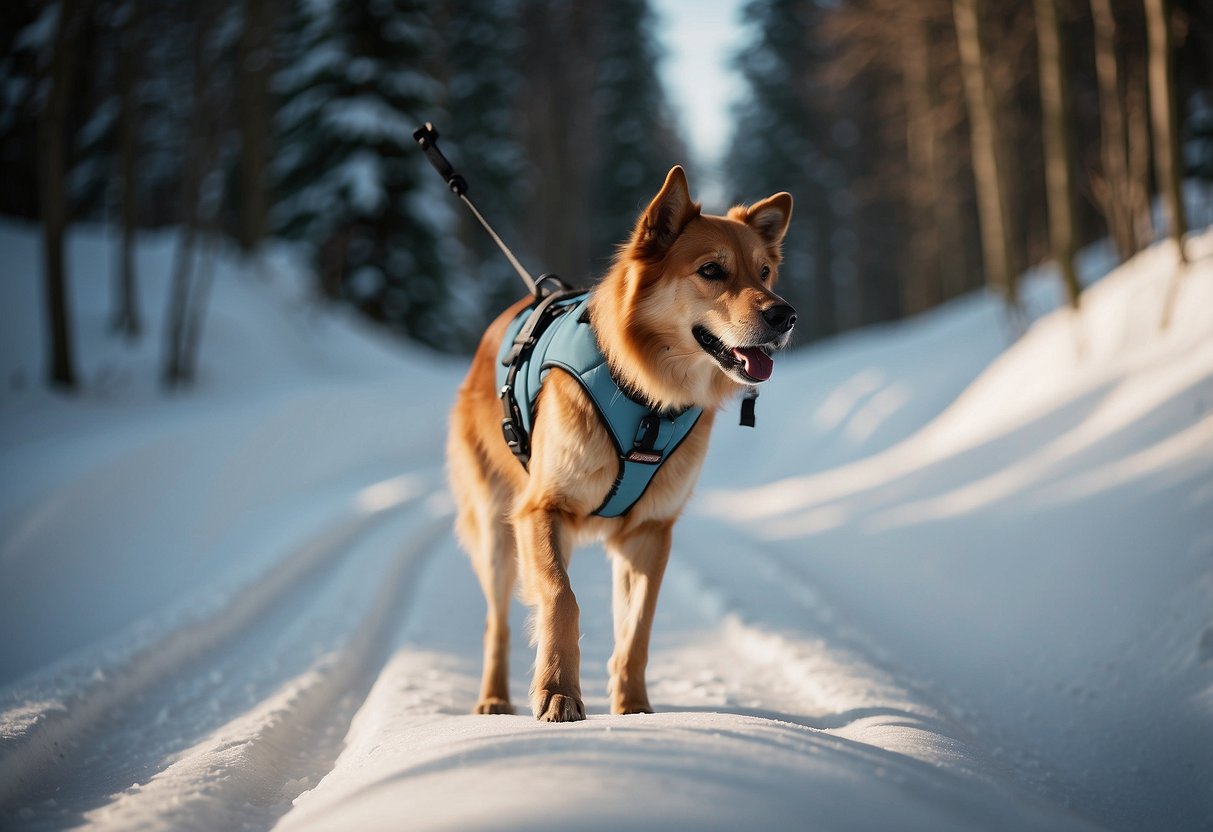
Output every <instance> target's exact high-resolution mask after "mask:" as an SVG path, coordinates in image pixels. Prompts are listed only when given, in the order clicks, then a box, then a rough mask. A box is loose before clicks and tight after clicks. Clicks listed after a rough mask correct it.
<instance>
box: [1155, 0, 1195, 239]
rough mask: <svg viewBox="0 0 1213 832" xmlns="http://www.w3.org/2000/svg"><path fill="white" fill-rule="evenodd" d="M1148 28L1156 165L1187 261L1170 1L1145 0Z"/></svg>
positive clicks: (1174, 234)
mask: <svg viewBox="0 0 1213 832" xmlns="http://www.w3.org/2000/svg"><path fill="white" fill-rule="evenodd" d="M1145 7H1146V31H1147V33H1148V35H1149V39H1150V58H1149V60H1150V70H1149V73H1150V122H1151V124H1152V125H1153V130H1154V168H1155V175H1156V176H1157V177H1158V188H1159V190H1160V191H1161V192H1162V196H1163V209H1164V211H1165V213H1166V217H1167V230H1168V232H1169V233H1170V235H1171V239H1173V240H1174V241H1175V247H1176V248H1177V249H1178V250H1179V259H1180V262H1187V256H1186V255H1185V253H1184V234H1186V233H1187V230H1188V227H1187V226H1188V222H1187V217H1186V215H1185V213H1184V203H1183V191H1182V188H1181V184H1182V182H1183V159H1182V157H1181V155H1180V152H1179V115H1178V109H1179V108H1178V106H1177V103H1176V92H1175V69H1174V65H1173V63H1172V56H1171V53H1172V51H1173V50H1172V44H1171V21H1170V17H1169V16H1168V3H1167V0H1145Z"/></svg>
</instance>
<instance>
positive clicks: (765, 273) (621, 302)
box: [447, 167, 796, 722]
mask: <svg viewBox="0 0 1213 832" xmlns="http://www.w3.org/2000/svg"><path fill="white" fill-rule="evenodd" d="M791 213H792V197H791V196H790V195H789V194H786V193H780V194H776V195H775V196H772V197H770V198H768V199H765V200H763V201H761V202H759V203H756V204H755V205H752V206H749V207H745V206H739V207H736V208H733V209H732V210H731V211H729V213H728V216H725V217H719V216H709V215H704V214H701V213H700V209H699V205H698V204H697V203H694V202H692V201H691V197H690V194H689V192H688V189H687V181H686V176H685V175H684V174H683V171H682V168H680V167H675V168H673V169H672V170H671V171H670V173H669V176H668V177H667V178H666V181H665V185H664V186H663V187H662V189H661V191H660V193H658V194H657V196H656V197H655V198H654V199H653V201H652V203H651V204H650V205H649V207H648V208H647V209H646V210H645V212H644V213H643V214H642V215H641V216H640V218H639V219H638V221H637V223H636V227H635V230H634V232H633V234H632V237H631V239H630V240H629V241H628V242H627V243H625V244H624V245H623V246H622V247H621V249H620V252H619V254H618V256H617V257H616V259H615V262H614V265H613V266H612V268H611V270H610V271H609V273H608V274H607V275H606V277H605V278H604V279H603V280H602V281H601V282H600V283H599V284H598V286H597V287H596V288H595V289H594V290H593V293H592V295H591V300H590V306H589V309H590V321H591V324H592V326H593V328H594V332H595V336H596V338H597V340H598V344H599V348H600V349H601V351H602V352H603V354H604V355H605V357H606V359H607V362H608V366H609V367H610V369H611V373H612V375H613V376H614V378H615V380H616V382H618V383H619V384H620V385H621V386H623V387H624V388H625V389H627V390H629V391H631V392H632V394H633V395H639V396H642V397H643V398H644V399H646V400H647V401H648V402H649V403H650V404H651V405H652V406H654V407H656V408H668V409H671V410H676V409H680V408H684V407H688V406H692V405H694V406H699V407H702V408H703V409H704V413H703V415H702V416H701V417H700V419H699V421H698V423H696V425H695V427H694V428H693V429H692V431H691V433H690V434H689V435H688V436H687V438H686V439H685V441H683V443H682V445H681V446H679V447H678V450H677V453H674V454H673V455H672V456H671V457H670V458H669V460H668V461H667V462H666V463H665V464H664V465H663V466H662V467H661V468H660V470H658V472H657V474H656V476H655V478H654V479H653V481H652V482H651V484H650V485H649V487H648V489H647V490H646V491H645V492H644V495H643V497H641V498H640V500H639V502H637V503H636V504H635V505H634V506H632V508H631V509H630V510H629V511H628V512H627V513H626V514H625V515H623V516H622V517H617V518H603V517H597V516H593V512H594V511H595V509H596V507H598V506H600V505H601V504H602V501H603V497H604V495H605V494H606V493H607V491H608V490H609V489H610V488H611V487H612V484H613V482H614V479H615V476H616V472H617V466H618V453H617V452H616V450H615V447H614V445H613V444H612V442H611V440H610V438H609V436H608V434H607V433H606V430H605V428H604V426H603V425H602V424H601V422H600V420H599V417H598V415H597V413H596V411H595V410H594V407H593V405H592V404H591V403H590V401H589V400H588V399H587V396H586V393H585V392H584V391H583V388H582V387H581V386H580V385H579V384H578V382H577V381H576V380H575V379H574V378H573V377H572V376H570V375H568V374H567V373H564V372H561V371H560V370H558V369H554V370H552V371H551V372H550V374H549V375H548V377H547V379H546V380H545V381H544V383H543V387H542V390H541V392H540V394H539V399H538V402H537V406H536V411H535V422H534V428H533V431H532V434H531V460H530V465H529V470H528V469H524V468H523V467H522V466H521V465H520V464H519V462H518V460H517V459H515V457H514V456H513V455H512V454H511V452H510V450H509V449H508V448H507V446H506V444H505V442H504V440H503V439H502V436H501V403H500V401H499V399H498V390H497V386H496V380H495V364H496V357H497V353H498V347H499V346H500V344H501V339H502V337H503V333H504V331H505V329H506V327H507V325H508V323H509V322H510V320H511V319H512V318H513V317H514V316H515V315H516V314H517V313H518V312H519V311H520V310H521V309H523V308H524V307H525V306H526V304H527V303H529V302H530V301H531V299H530V298H528V299H527V300H524V301H520V302H519V303H518V304H516V305H515V306H514V307H513V308H511V309H510V310H508V311H507V312H505V313H504V314H503V315H502V316H501V317H500V318H498V319H497V320H496V321H495V322H494V323H493V324H492V326H490V327H489V329H488V331H487V332H486V333H485V335H484V338H483V340H482V341H481V342H480V346H479V349H478V350H477V352H476V355H475V357H474V358H473V360H472V366H471V369H470V370H469V372H468V375H467V378H466V379H465V380H464V382H463V385H462V387H461V388H460V390H459V394H458V398H457V400H456V404H455V409H454V412H453V414H452V417H451V429H450V435H449V441H448V448H447V454H448V459H449V463H450V477H451V485H452V488H453V490H454V493H455V495H456V499H457V501H458V504H459V509H458V521H457V531H458V534H459V538H460V540H461V542H462V543H463V545H464V548H466V549H467V551H468V553H469V554H470V556H471V560H472V565H473V567H474V568H475V571H476V575H477V577H478V578H479V580H480V585H481V588H482V589H483V590H484V595H485V598H486V599H487V601H488V621H487V626H486V631H485V638H484V676H483V683H482V686H481V690H480V701H479V703H478V704H477V705H476V712H477V713H488V714H493V713H513V708H512V707H511V705H510V698H509V697H510V694H509V678H508V669H507V656H508V652H509V625H508V611H509V604H510V596H511V594H512V593H513V589H514V584H515V579H516V577H519V576H520V577H521V579H522V580H521V583H522V597H523V600H524V601H525V602H526V603H527V604H528V605H529V606H530V607H531V609H532V613H533V616H534V641H535V644H536V647H537V655H536V659H535V671H534V678H533V681H532V684H531V708H532V710H533V711H534V713H535V716H536V718H538V719H541V720H546V721H550V722H568V721H574V720H580V719H584V718H585V706H584V705H583V703H582V699H581V684H580V676H579V674H580V651H579V648H578V636H579V630H578V626H579V625H578V618H579V610H578V606H577V600H576V598H575V597H574V595H573V590H572V588H571V587H570V585H569V577H568V571H567V567H568V563H569V557H570V555H571V554H572V551H573V548H574V547H575V546H577V545H580V544H581V543H584V542H587V541H591V540H602V541H604V542H605V545H606V550H607V553H608V554H609V556H610V558H611V563H612V570H613V575H614V588H613V589H614V600H613V604H612V607H613V613H614V621H615V650H614V653H613V655H612V656H611V660H610V664H609V670H610V696H611V711H612V712H613V713H620V714H628V713H651V708H650V706H649V698H648V693H647V691H646V688H645V680H644V673H645V666H646V664H647V662H648V649H649V632H650V628H651V625H652V621H653V612H654V610H655V608H656V605H657V592H658V589H659V588H660V586H661V579H662V575H663V574H664V572H665V566H666V562H667V560H668V558H669V553H670V540H671V532H672V529H673V527H674V521H675V520H676V519H677V518H678V515H679V514H680V513H681V511H682V509H683V506H685V505H686V502H687V500H688V498H689V497H690V496H691V491H692V489H693V487H694V485H695V481H696V479H697V478H698V476H699V470H700V467H701V466H702V464H703V458H704V454H705V452H706V451H707V446H708V434H709V433H710V432H711V429H712V422H713V417H714V413H715V410H716V409H717V408H719V407H720V406H721V405H722V404H724V403H725V402H726V401H727V400H729V399H730V397H732V396H733V395H734V394H736V393H737V392H738V391H740V390H741V389H743V388H744V387H745V386H748V385H752V384H755V383H756V382H760V381H765V380H766V379H767V378H769V377H770V374H771V358H770V354H771V353H772V352H773V351H775V350H777V349H780V348H782V347H784V346H786V344H787V342H788V340H789V338H790V337H791V329H792V326H793V324H794V323H795V320H796V316H795V312H794V311H793V310H792V308H791V307H790V306H788V305H787V304H786V303H785V302H784V301H783V300H782V299H781V298H780V297H779V296H778V295H776V294H775V293H774V292H773V291H772V287H773V286H774V283H775V279H776V269H777V267H778V264H779V260H780V244H781V241H782V239H783V236H784V232H785V231H786V230H787V226H788V220H789V218H790V217H791Z"/></svg>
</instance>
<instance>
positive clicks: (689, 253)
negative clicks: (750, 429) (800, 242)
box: [613, 167, 796, 406]
mask: <svg viewBox="0 0 1213 832" xmlns="http://www.w3.org/2000/svg"><path fill="white" fill-rule="evenodd" d="M791 215H792V197H791V195H790V194H787V193H779V194H775V195H774V196H772V197H769V198H767V199H764V200H762V201H761V202H758V203H755V204H754V205H751V206H748V207H747V206H737V207H735V208H733V209H732V210H731V211H729V213H728V215H727V216H723V217H719V216H711V215H707V214H703V213H701V212H700V209H699V205H698V204H697V203H695V202H692V201H691V196H690V192H689V190H688V188H687V179H686V175H685V174H684V173H683V170H682V168H680V167H675V168H673V169H672V170H671V171H670V173H669V175H668V176H667V177H666V180H665V185H663V186H662V188H661V191H660V192H659V193H658V194H657V196H656V197H654V199H653V201H652V202H651V203H650V204H649V206H648V208H647V209H646V210H645V211H644V213H643V214H641V215H640V218H639V219H638V220H637V222H636V227H635V229H634V231H633V233H632V236H631V239H630V240H629V241H628V242H627V243H625V244H624V246H623V247H622V249H621V251H620V258H619V260H618V261H617V265H616V270H615V272H613V276H615V275H618V278H617V279H622V281H623V284H624V287H625V288H624V290H623V291H620V292H617V293H616V298H615V303H616V304H617V305H618V306H620V307H622V308H621V309H619V310H618V311H619V314H620V315H621V316H622V320H621V323H622V324H623V325H624V328H625V329H626V330H627V331H628V333H629V335H630V337H629V339H628V340H629V341H630V342H631V343H632V344H633V349H634V350H635V349H638V350H639V352H640V354H639V355H634V356H625V360H626V359H628V358H630V359H631V360H632V361H638V362H640V364H641V365H643V366H641V367H640V368H639V369H638V370H637V371H636V372H632V373H629V372H628V371H627V370H626V369H625V370H624V375H625V376H630V378H629V380H630V381H632V382H633V383H635V385H636V386H637V387H638V389H640V390H641V391H642V392H645V393H646V394H647V395H649V396H650V397H651V398H653V399H654V400H656V401H661V402H663V403H666V404H687V403H692V402H693V403H696V404H700V405H710V406H715V405H717V404H719V402H720V401H721V400H722V399H723V398H725V397H726V396H728V395H729V394H730V393H731V392H733V391H734V390H736V389H737V386H738V385H752V384H759V383H761V382H764V381H766V380H767V379H769V378H770V377H771V372H772V369H773V361H772V355H773V354H774V353H775V352H776V351H778V350H780V349H782V348H784V347H786V346H787V344H788V342H789V340H790V339H791V336H792V327H793V326H794V325H795V323H796V312H795V310H794V309H792V307H791V306H789V305H788V304H787V302H786V301H784V300H783V298H781V297H779V295H777V294H775V292H774V290H773V287H774V285H775V282H776V280H777V277H778V270H779V262H780V260H781V243H782V241H783V236H784V233H785V232H786V231H787V228H788V221H789V219H790V218H791Z"/></svg>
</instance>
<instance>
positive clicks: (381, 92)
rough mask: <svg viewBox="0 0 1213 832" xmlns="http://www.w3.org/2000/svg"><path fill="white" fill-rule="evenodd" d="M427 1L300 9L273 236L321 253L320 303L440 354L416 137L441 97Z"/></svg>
mask: <svg viewBox="0 0 1213 832" xmlns="http://www.w3.org/2000/svg"><path fill="white" fill-rule="evenodd" d="M430 6H431V3H429V2H427V0H296V2H295V3H294V4H293V9H292V23H291V31H290V33H289V35H288V37H287V38H286V40H287V55H285V56H284V60H283V62H282V66H283V69H282V70H281V71H280V72H279V73H278V75H277V77H276V81H275V86H276V91H277V92H278V93H279V94H280V95H281V96H282V105H281V106H280V108H279V111H278V116H277V125H276V126H277V131H278V137H277V141H276V147H277V151H276V157H275V159H274V161H273V164H272V173H273V175H274V179H275V181H276V186H277V191H278V195H279V202H278V203H277V205H276V206H275V207H274V210H273V212H272V214H271V223H272V224H273V225H274V227H275V230H276V231H277V233H279V234H282V235H284V236H287V237H291V238H295V239H299V240H304V241H306V242H307V243H309V244H310V245H312V246H314V250H315V258H316V268H317V271H318V274H319V276H320V280H321V287H322V290H323V292H324V293H325V294H327V295H328V296H329V297H332V298H334V299H342V300H346V301H349V302H351V303H353V304H354V305H355V306H357V307H358V308H359V309H360V310H361V311H362V312H364V313H365V314H366V315H368V316H369V317H371V318H373V319H375V320H377V321H380V322H381V323H383V324H385V325H387V326H389V327H391V328H392V329H395V330H398V331H401V332H404V333H405V334H407V335H409V336H411V337H413V338H416V339H418V340H420V341H423V342H426V343H429V344H431V345H433V346H436V347H439V348H445V349H452V348H457V347H459V346H461V345H459V344H454V343H451V342H450V339H449V338H447V337H446V335H447V331H448V327H447V325H446V324H445V322H444V320H443V316H442V315H437V314H435V313H436V312H437V311H439V310H441V309H442V308H443V307H444V305H445V304H446V301H447V294H448V289H447V284H446V275H445V273H444V272H445V269H444V265H443V260H442V258H440V257H439V249H438V244H437V240H436V237H437V234H436V231H435V228H434V226H435V221H434V219H433V216H432V214H431V208H430V207H428V206H427V205H426V204H425V200H424V199H422V198H421V197H420V195H421V193H422V180H421V176H422V175H423V174H424V175H426V176H428V177H432V176H433V173H432V172H431V171H428V170H427V171H423V170H422V167H421V166H422V165H424V160H423V158H422V156H421V154H420V153H418V151H417V146H416V143H415V142H414V141H413V136H412V134H413V130H414V129H415V128H416V126H417V125H418V124H420V123H421V122H423V121H425V120H426V117H429V116H430V114H431V112H432V109H433V106H434V102H435V100H436V99H437V97H438V92H439V89H438V84H437V83H436V82H435V80H434V78H433V77H432V75H431V74H430V69H429V63H428V61H429V54H428V52H429V48H430V44H431V43H433V41H434V32H433V30H432V24H431V15H430V12H431V8H430Z"/></svg>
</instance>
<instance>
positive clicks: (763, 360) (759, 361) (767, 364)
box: [733, 347, 775, 381]
mask: <svg viewBox="0 0 1213 832" xmlns="http://www.w3.org/2000/svg"><path fill="white" fill-rule="evenodd" d="M733 355H735V356H736V357H737V360H738V361H740V362H741V363H742V364H744V365H745V374H746V375H747V376H749V377H750V378H752V379H754V380H755V381H766V380H767V379H768V378H770V377H771V371H772V370H773V369H775V362H774V361H772V360H771V356H769V355H767V354H766V353H765V352H763V351H762V350H760V349H759V348H758V347H734V348H733Z"/></svg>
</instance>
